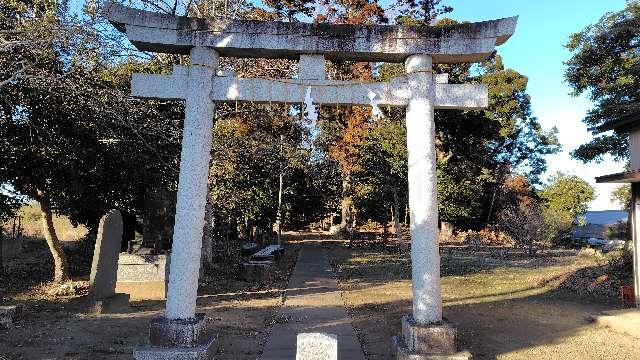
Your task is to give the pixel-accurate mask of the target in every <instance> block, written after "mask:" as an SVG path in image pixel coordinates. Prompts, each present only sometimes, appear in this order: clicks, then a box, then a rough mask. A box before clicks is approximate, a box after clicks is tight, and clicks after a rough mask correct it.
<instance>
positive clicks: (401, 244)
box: [391, 188, 408, 251]
mask: <svg viewBox="0 0 640 360" xmlns="http://www.w3.org/2000/svg"><path fill="white" fill-rule="evenodd" d="M399 205H400V204H399V201H398V191H397V190H396V188H393V206H392V207H391V211H392V212H393V226H394V227H395V228H396V239H397V240H398V247H399V248H400V251H406V250H407V248H408V246H407V243H406V242H405V241H404V239H403V238H402V228H401V227H400V211H399V210H398V206H399Z"/></svg>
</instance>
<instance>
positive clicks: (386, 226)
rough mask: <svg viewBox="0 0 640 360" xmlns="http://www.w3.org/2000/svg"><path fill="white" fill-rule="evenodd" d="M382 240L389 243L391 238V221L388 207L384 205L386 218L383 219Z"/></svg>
mask: <svg viewBox="0 0 640 360" xmlns="http://www.w3.org/2000/svg"><path fill="white" fill-rule="evenodd" d="M382 240H383V242H384V244H385V246H386V245H387V241H388V240H389V221H388V219H387V207H386V206H385V207H384V219H383V220H382Z"/></svg>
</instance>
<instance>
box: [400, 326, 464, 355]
mask: <svg viewBox="0 0 640 360" xmlns="http://www.w3.org/2000/svg"><path fill="white" fill-rule="evenodd" d="M456 335H457V331H456V329H455V328H454V327H453V326H452V325H451V324H450V323H448V322H447V321H445V320H443V321H442V322H441V323H440V324H430V325H420V324H418V323H416V321H415V320H414V319H413V315H405V316H403V317H402V334H401V335H400V336H394V337H393V350H394V352H395V353H396V359H397V360H468V359H471V353H469V352H468V351H462V352H457V347H456Z"/></svg>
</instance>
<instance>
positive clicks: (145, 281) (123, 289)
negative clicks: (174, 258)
mask: <svg viewBox="0 0 640 360" xmlns="http://www.w3.org/2000/svg"><path fill="white" fill-rule="evenodd" d="M170 259H171V256H170V255H168V254H167V255H136V254H128V253H120V257H119V258H118V281H117V282H116V292H118V293H125V294H129V295H130V296H131V299H132V300H143V299H153V300H164V299H166V296H167V283H168V282H169V264H170Z"/></svg>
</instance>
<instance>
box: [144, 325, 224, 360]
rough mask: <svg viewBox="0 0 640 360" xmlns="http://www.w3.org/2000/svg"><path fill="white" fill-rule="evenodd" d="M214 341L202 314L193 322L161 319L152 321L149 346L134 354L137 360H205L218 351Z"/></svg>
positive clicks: (214, 338)
mask: <svg viewBox="0 0 640 360" xmlns="http://www.w3.org/2000/svg"><path fill="white" fill-rule="evenodd" d="M216 340H217V338H216V337H215V336H211V335H210V334H209V333H208V331H207V321H206V318H205V317H204V314H196V317H195V318H193V319H168V318H166V317H164V316H160V317H156V318H153V319H152V320H151V324H150V325H149V345H145V346H140V347H138V348H136V349H135V350H134V352H133V357H134V359H136V360H151V359H154V360H164V359H166V360H169V359H180V360H205V359H211V358H212V357H213V354H214V353H215V352H216V350H217V341H216Z"/></svg>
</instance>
